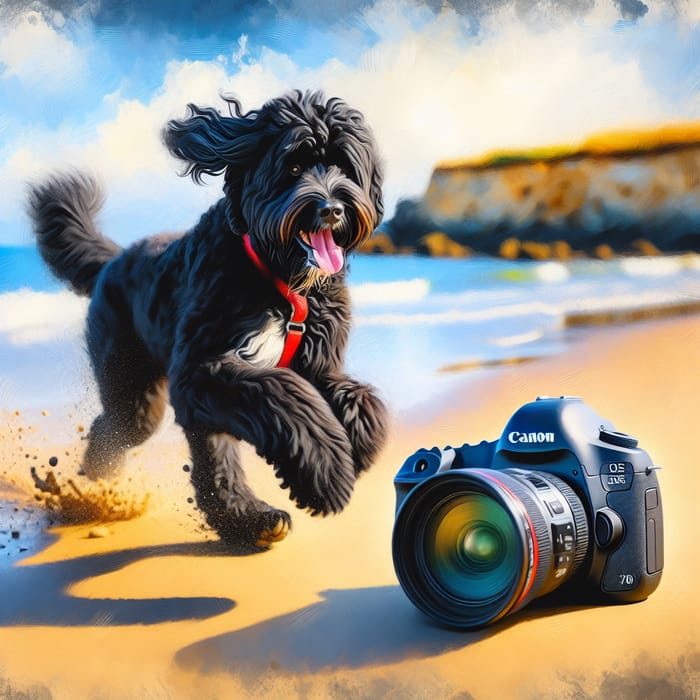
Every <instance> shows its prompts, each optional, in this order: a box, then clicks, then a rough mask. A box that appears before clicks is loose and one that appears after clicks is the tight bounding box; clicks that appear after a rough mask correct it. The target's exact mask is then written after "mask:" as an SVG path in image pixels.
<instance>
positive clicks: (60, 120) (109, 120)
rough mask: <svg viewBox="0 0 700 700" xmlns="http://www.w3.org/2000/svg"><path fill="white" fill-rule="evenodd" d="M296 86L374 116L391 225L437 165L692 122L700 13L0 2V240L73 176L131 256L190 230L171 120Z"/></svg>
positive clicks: (665, 8) (189, 194) (583, 7)
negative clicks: (47, 178) (136, 245)
mask: <svg viewBox="0 0 700 700" xmlns="http://www.w3.org/2000/svg"><path fill="white" fill-rule="evenodd" d="M294 87H302V88H322V89H324V90H325V91H326V93H327V94H328V95H331V94H337V95H339V96H341V97H344V98H345V99H347V101H348V102H350V103H351V104H353V105H354V106H356V107H358V108H359V109H361V110H362V111H363V112H364V113H365V114H366V116H367V118H368V120H369V122H370V123H371V125H372V126H373V128H374V131H375V134H376V136H377V140H378V142H379V145H380V149H381V151H382V153H383V156H384V159H385V163H386V171H387V179H386V198H387V204H388V210H389V213H391V210H392V209H393V206H394V204H395V202H396V201H397V200H398V199H399V198H400V197H402V196H415V195H418V194H420V193H421V192H422V191H423V190H424V189H425V186H426V184H427V181H428V178H429V176H430V172H431V169H432V167H433V165H434V164H435V162H437V161H439V160H441V159H444V158H457V157H462V156H473V155H478V154H480V153H483V152H485V151H488V150H490V149H493V148H498V147H512V148H518V147H528V146H536V145H543V144H548V143H576V142H578V141H580V140H581V139H583V138H584V137H585V136H586V135H587V134H589V133H592V132H594V131H597V130H600V129H611V128H624V127H644V126H653V125H656V124H659V123H665V122H672V121H678V120H686V119H692V120H694V119H698V118H700V93H699V90H700V2H698V0H656V2H653V1H652V0H648V1H645V2H641V0H559V2H552V1H550V0H548V1H546V2H545V1H544V0H543V1H542V2H536V1H532V2H531V1H529V0H527V1H526V0H454V1H453V2H452V3H449V2H444V3H443V2H438V1H437V0H434V1H431V2H428V3H424V2H418V1H417V0H376V1H374V0H367V1H366V2H354V1H353V0H337V2H325V3H321V2H318V0H253V2H225V1H224V0H209V1H208V2H179V3H178V2H166V1H165V0H156V1H155V2H148V3H146V2H142V3H139V2H136V0H50V1H47V0H33V1H32V2H23V1H21V0H19V1H8V0H0V191H2V192H3V196H2V197H1V198H0V245H2V244H5V245H7V244H25V243H30V237H29V234H28V224H27V220H26V218H25V216H24V214H23V197H24V194H23V193H24V187H25V185H24V183H25V182H26V181H27V180H29V179H32V178H37V177H41V176H42V175H45V174H46V173H48V172H50V171H51V170H53V169H56V168H65V167H81V168H87V169H89V170H91V171H92V172H94V173H96V174H97V175H98V176H99V177H100V178H101V179H102V180H103V181H104V183H105V186H106V190H107V193H108V201H107V205H106V208H105V210H104V213H103V217H102V222H103V228H104V230H105V232H106V233H107V234H108V235H111V236H113V237H114V238H115V239H117V240H118V241H120V242H122V243H126V242H128V241H131V240H134V239H136V238H139V237H141V236H143V235H146V234H148V233H153V232H156V231H161V230H173V229H181V228H184V227H187V226H189V225H191V224H192V223H193V222H194V221H195V220H196V218H197V216H198V214H199V213H200V212H201V211H202V210H203V209H204V208H205V207H206V206H207V205H208V204H209V203H210V202H212V201H214V200H215V199H216V198H217V197H218V196H219V195H220V183H219V182H217V181H215V180H214V181H212V182H211V183H210V184H209V185H208V186H207V187H197V186H196V185H194V184H193V183H192V182H190V181H189V180H186V179H183V178H179V177H178V176H177V174H176V173H177V170H178V164H177V163H176V162H175V161H174V160H173V159H171V158H170V156H168V155H167V153H165V150H164V148H163V147H162V145H161V143H160V137H159V132H160V129H161V127H162V126H163V124H164V123H165V122H166V121H167V119H169V118H172V117H176V116H182V115H183V114H184V109H185V105H186V104H187V102H190V101H194V102H197V103H199V104H209V105H215V106H220V107H222V108H223V104H222V103H221V102H220V100H219V97H218V94H219V92H220V91H222V90H223V91H227V92H233V93H234V94H236V95H237V96H239V97H240V98H241V99H242V101H243V103H244V106H245V107H246V108H254V107H257V106H259V105H260V104H261V103H262V102H263V101H264V100H266V99H268V98H270V97H273V96H274V95H276V94H278V93H280V92H282V91H284V90H288V89H290V88H294Z"/></svg>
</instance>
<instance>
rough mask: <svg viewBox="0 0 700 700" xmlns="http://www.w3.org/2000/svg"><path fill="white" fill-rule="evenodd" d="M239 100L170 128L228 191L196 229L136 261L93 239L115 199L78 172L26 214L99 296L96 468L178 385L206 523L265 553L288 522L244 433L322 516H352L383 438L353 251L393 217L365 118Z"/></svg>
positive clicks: (312, 97)
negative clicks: (353, 295)
mask: <svg viewBox="0 0 700 700" xmlns="http://www.w3.org/2000/svg"><path fill="white" fill-rule="evenodd" d="M225 99H226V100H227V102H228V103H229V109H230V108H231V106H233V108H234V110H235V116H234V115H233V112H232V115H231V116H230V117H227V116H221V115H220V114H219V113H218V112H217V111H216V110H214V109H210V108H205V109H202V108H198V107H195V106H194V105H189V114H188V117H187V118H186V119H184V120H182V121H171V122H169V123H168V125H167V127H166V129H165V130H164V132H163V136H164V140H165V144H166V146H167V147H168V148H169V150H170V151H171V153H173V154H174V155H175V156H177V157H179V158H181V159H182V160H184V161H185V162H186V163H187V168H186V171H185V174H189V175H191V176H192V178H193V179H194V180H195V182H198V183H200V182H201V180H202V176H203V175H204V174H209V175H216V174H221V173H223V174H224V178H225V185H224V193H225V197H223V198H222V199H221V200H219V202H218V203H217V204H215V205H214V206H213V207H212V208H211V209H209V210H208V211H207V212H206V213H205V214H204V215H203V216H202V217H201V219H200V221H199V222H198V223H197V225H196V226H195V227H194V228H193V229H192V230H190V231H189V232H187V233H186V234H185V235H183V236H156V237H152V238H148V239H145V240H143V241H141V242H139V243H136V244H134V245H133V246H131V247H130V248H127V249H126V250H123V251H122V250H121V249H120V248H119V247H118V246H117V245H116V244H115V243H113V242H112V241H110V240H109V239H108V238H105V237H104V236H102V235H101V234H100V233H99V232H98V231H97V230H96V227H95V224H94V216H95V214H96V212H97V210H98V209H99V207H100V206H101V199H102V197H101V194H100V190H99V188H98V186H97V185H96V183H95V182H94V181H93V180H91V179H90V178H88V177H86V176H84V175H80V174H66V175H59V176H55V177H53V178H52V179H50V180H48V181H47V182H45V183H43V184H40V185H36V186H33V187H32V188H31V190H30V195H29V212H30V215H31V216H32V218H33V222H34V228H35V232H36V235H37V240H38V245H39V250H40V251H41V254H42V256H43V257H44V259H45V261H46V262H47V264H48V265H49V267H50V268H51V269H52V271H53V272H54V274H56V275H57V276H58V277H59V278H61V279H63V280H65V281H67V282H68V283H70V285H71V286H72V287H73V289H74V291H76V292H77V293H79V294H85V295H91V296H92V301H91V303H90V309H89V312H88V318H87V331H86V333H87V347H88V351H89V354H90V358H91V362H92V367H93V370H94V373H95V376H96V378H97V383H98V387H99V391H100V398H101V401H102V406H103V412H102V414H101V415H100V416H98V417H97V418H96V419H95V421H94V422H93V424H92V427H91V429H90V433H89V435H88V445H87V450H86V453H85V458H84V465H83V468H84V470H85V472H86V474H87V475H88V476H91V477H93V478H97V477H101V476H104V475H106V474H108V473H110V472H111V471H112V470H114V469H115V468H116V467H117V466H118V464H119V462H120V460H121V458H122V457H123V455H124V453H125V452H126V451H127V450H128V449H129V448H130V447H134V446H135V445H138V444H140V443H142V442H143V441H144V440H146V439H147V438H148V437H149V436H150V435H151V434H152V433H153V431H154V430H155V429H156V427H157V426H158V424H159V422H160V419H161V418H162V416H163V411H164V408H165V405H166V401H167V393H168V389H169V394H170V402H171V403H172V406H173V408H174V409H175V417H176V420H177V422H178V423H179V424H180V425H181V426H182V428H183V429H184V431H185V434H186V436H187V439H188V441H189V444H190V449H191V454H192V463H193V468H192V482H193V484H194V487H195V490H196V496H197V504H198V506H199V507H200V509H201V510H202V511H203V512H204V513H205V515H206V518H207V521H208V523H209V524H210V525H211V526H212V527H214V528H215V529H216V530H217V531H218V532H219V534H220V536H221V537H222V539H224V540H226V541H227V542H229V543H231V544H236V545H251V544H252V545H257V546H259V547H266V546H269V544H270V543H271V542H274V541H277V540H279V539H282V538H283V537H284V536H285V535H286V534H287V531H288V528H289V525H290V518H289V515H288V513H286V512H285V511H282V510H277V509H275V508H272V507H271V506H269V505H268V504H266V503H264V502H263V501H261V500H259V499H258V498H256V497H255V495H254V494H253V493H252V491H251V489H250V488H249V487H248V485H247V484H246V482H245V478H244V475H243V472H242V470H241V465H240V462H239V456H238V449H237V442H236V441H237V440H244V441H246V442H249V443H251V444H252V445H254V446H255V448H256V450H257V452H258V454H260V455H261V456H262V457H264V458H265V459H267V461H268V462H269V463H271V464H273V465H274V468H275V473H276V474H277V476H278V477H279V478H280V479H281V480H282V486H283V487H285V488H289V491H290V498H292V499H294V500H295V501H296V503H297V505H298V506H299V507H300V508H307V509H309V511H310V512H311V513H312V514H314V515H316V514H319V513H320V514H323V515H326V514H328V513H330V512H338V511H340V510H342V508H343V507H344V506H345V505H346V504H347V502H348V500H349V498H350V495H351V492H352V488H353V485H354V482H355V478H356V476H357V475H358V474H359V473H360V472H362V471H363V470H365V469H367V468H368V467H369V466H370V464H371V462H372V460H373V459H374V457H375V456H376V454H377V452H378V450H379V449H380V447H381V446H382V444H383V442H384V437H385V426H386V412H385V408H384V406H383V404H382V403H381V401H380V400H379V399H378V398H377V397H376V395H375V393H374V391H373V389H372V388H371V387H369V386H366V385H363V384H359V383H357V382H356V381H354V380H353V379H351V378H349V377H348V376H347V375H346V374H344V373H343V369H342V368H343V360H344V354H345V347H346V343H347V340H348V332H349V320H350V305H349V296H348V292H347V289H346V287H345V285H344V277H345V256H346V254H347V253H348V252H349V251H352V250H353V249H354V248H356V247H357V246H358V245H359V244H360V243H362V242H363V241H364V240H366V239H367V238H368V237H369V236H370V235H371V234H372V233H373V231H374V229H375V228H376V226H377V225H378V224H379V222H380V221H381V217H382V211H383V204H382V194H381V182H382V173H381V168H380V164H379V162H378V157H377V153H376V148H375V144H374V140H373V138H372V135H371V133H370V131H369V130H368V128H367V126H366V125H365V122H364V119H363V117H362V115H361V113H360V112H358V111H356V110H353V109H351V108H349V107H348V106H347V105H346V104H345V103H344V102H342V101H341V100H339V99H335V98H334V99H330V100H325V99H324V98H323V96H322V95H321V94H320V93H305V94H302V93H301V92H298V91H297V92H293V93H290V94H287V95H284V96H282V97H280V98H278V99H274V100H271V101H270V102H268V103H266V104H265V105H264V106H263V107H262V108H261V109H259V110H254V111H250V112H247V113H243V112H242V111H241V106H240V103H239V102H238V101H237V100H235V99H233V98H225ZM290 304H291V308H292V310H291V311H290Z"/></svg>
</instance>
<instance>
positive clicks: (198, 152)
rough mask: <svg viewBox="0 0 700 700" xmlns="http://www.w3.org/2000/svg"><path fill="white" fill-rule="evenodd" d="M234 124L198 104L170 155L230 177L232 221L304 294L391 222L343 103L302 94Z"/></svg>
mask: <svg viewBox="0 0 700 700" xmlns="http://www.w3.org/2000/svg"><path fill="white" fill-rule="evenodd" d="M225 99H226V100H227V101H228V102H229V107H230V106H233V108H234V112H235V115H234V114H232V116H230V117H226V116H222V115H221V114H219V113H218V112H217V111H216V110H214V109H211V108H199V107H196V106H194V105H189V115H188V117H187V118H186V119H184V120H182V121H178V120H173V121H170V122H169V123H168V125H167V127H166V129H165V131H164V134H163V136H164V140H165V144H166V146H167V147H168V148H169V149H170V151H171V153H173V154H174V155H175V156H177V157H178V158H181V159H183V160H185V161H186V162H187V168H186V170H185V174H189V175H191V176H192V178H193V180H194V181H195V182H201V181H202V176H203V175H204V174H210V175H216V174H220V173H224V177H225V182H226V184H225V186H224V191H225V193H226V196H227V206H228V214H229V221H230V223H231V226H232V229H233V230H234V231H235V232H237V233H240V234H242V233H249V234H250V236H251V239H252V241H253V246H254V248H255V250H256V252H257V253H258V255H259V256H260V257H261V258H262V259H263V260H265V261H266V262H267V263H268V265H269V266H270V267H271V269H273V271H275V272H276V273H277V274H280V275H281V276H284V277H286V278H287V279H294V280H296V281H297V282H300V286H305V285H308V284H309V283H310V281H313V280H314V279H317V278H318V277H319V276H322V277H325V276H328V275H333V274H335V273H337V272H339V271H340V270H342V269H343V267H344V265H345V256H346V254H347V252H349V251H351V250H353V249H354V248H356V247H357V246H358V245H360V244H361V243H362V242H363V241H364V240H366V239H367V238H369V236H371V235H372V233H373V232H374V229H375V228H376V227H377V226H378V225H379V223H380V221H381V218H382V214H383V202H382V192H381V185H382V171H381V165H380V163H379V158H378V156H377V150H376V147H375V143H374V139H373V137H372V134H371V132H370V130H369V128H368V127H367V125H366V123H365V120H364V118H363V116H362V114H361V113H360V112H358V111H357V110H354V109H351V108H350V107H348V105H347V104H345V102H343V101H342V100H340V99H338V98H331V99H329V100H326V99H325V98H324V97H323V95H322V94H321V93H318V92H314V93H311V92H307V93H302V92H300V91H294V92H292V93H289V94H286V95H283V96H282V97H278V98H276V99H274V100H270V101H269V102H267V103H266V104H264V105H263V107H262V108H260V109H258V110H253V111H250V112H247V113H243V112H242V111H241V106H240V103H239V102H238V101H237V100H236V99H234V98H225Z"/></svg>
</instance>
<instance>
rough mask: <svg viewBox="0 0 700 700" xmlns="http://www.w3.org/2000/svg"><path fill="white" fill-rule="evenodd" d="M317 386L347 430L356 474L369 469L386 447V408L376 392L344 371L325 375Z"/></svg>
mask: <svg viewBox="0 0 700 700" xmlns="http://www.w3.org/2000/svg"><path fill="white" fill-rule="evenodd" d="M315 383H316V386H318V388H319V391H320V392H321V394H322V395H323V397H324V398H325V399H326V401H328V403H329V404H330V406H331V408H332V409H333V413H335V415H336V417H337V419H338V420H339V421H340V423H341V424H342V425H343V427H344V428H345V430H346V431H347V434H348V438H349V440H350V444H351V445H352V450H353V460H354V468H355V473H356V474H359V473H360V472H363V471H365V470H366V469H369V467H370V466H371V465H372V463H373V462H374V460H375V458H376V456H377V455H378V454H379V452H380V450H381V449H382V447H383V446H384V443H385V441H386V435H387V428H388V413H387V409H386V406H385V405H384V403H383V402H382V400H381V399H380V398H379V397H378V396H377V391H376V389H375V388H374V387H372V386H370V385H368V384H361V383H360V382H358V381H356V380H355V379H353V378H352V377H349V376H348V375H346V374H343V373H342V372H336V373H330V374H326V375H323V376H321V377H319V378H317V379H316V381H315Z"/></svg>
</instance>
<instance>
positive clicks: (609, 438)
mask: <svg viewBox="0 0 700 700" xmlns="http://www.w3.org/2000/svg"><path fill="white" fill-rule="evenodd" d="M599 438H600V439H601V440H602V441H603V442H607V443H608V444H609V445H615V446H616V447H626V448H627V449H633V448H635V447H637V445H639V440H637V438H636V437H634V436H632V435H628V434H627V433H618V432H617V431H615V430H606V429H605V428H601V429H600V434H599Z"/></svg>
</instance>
